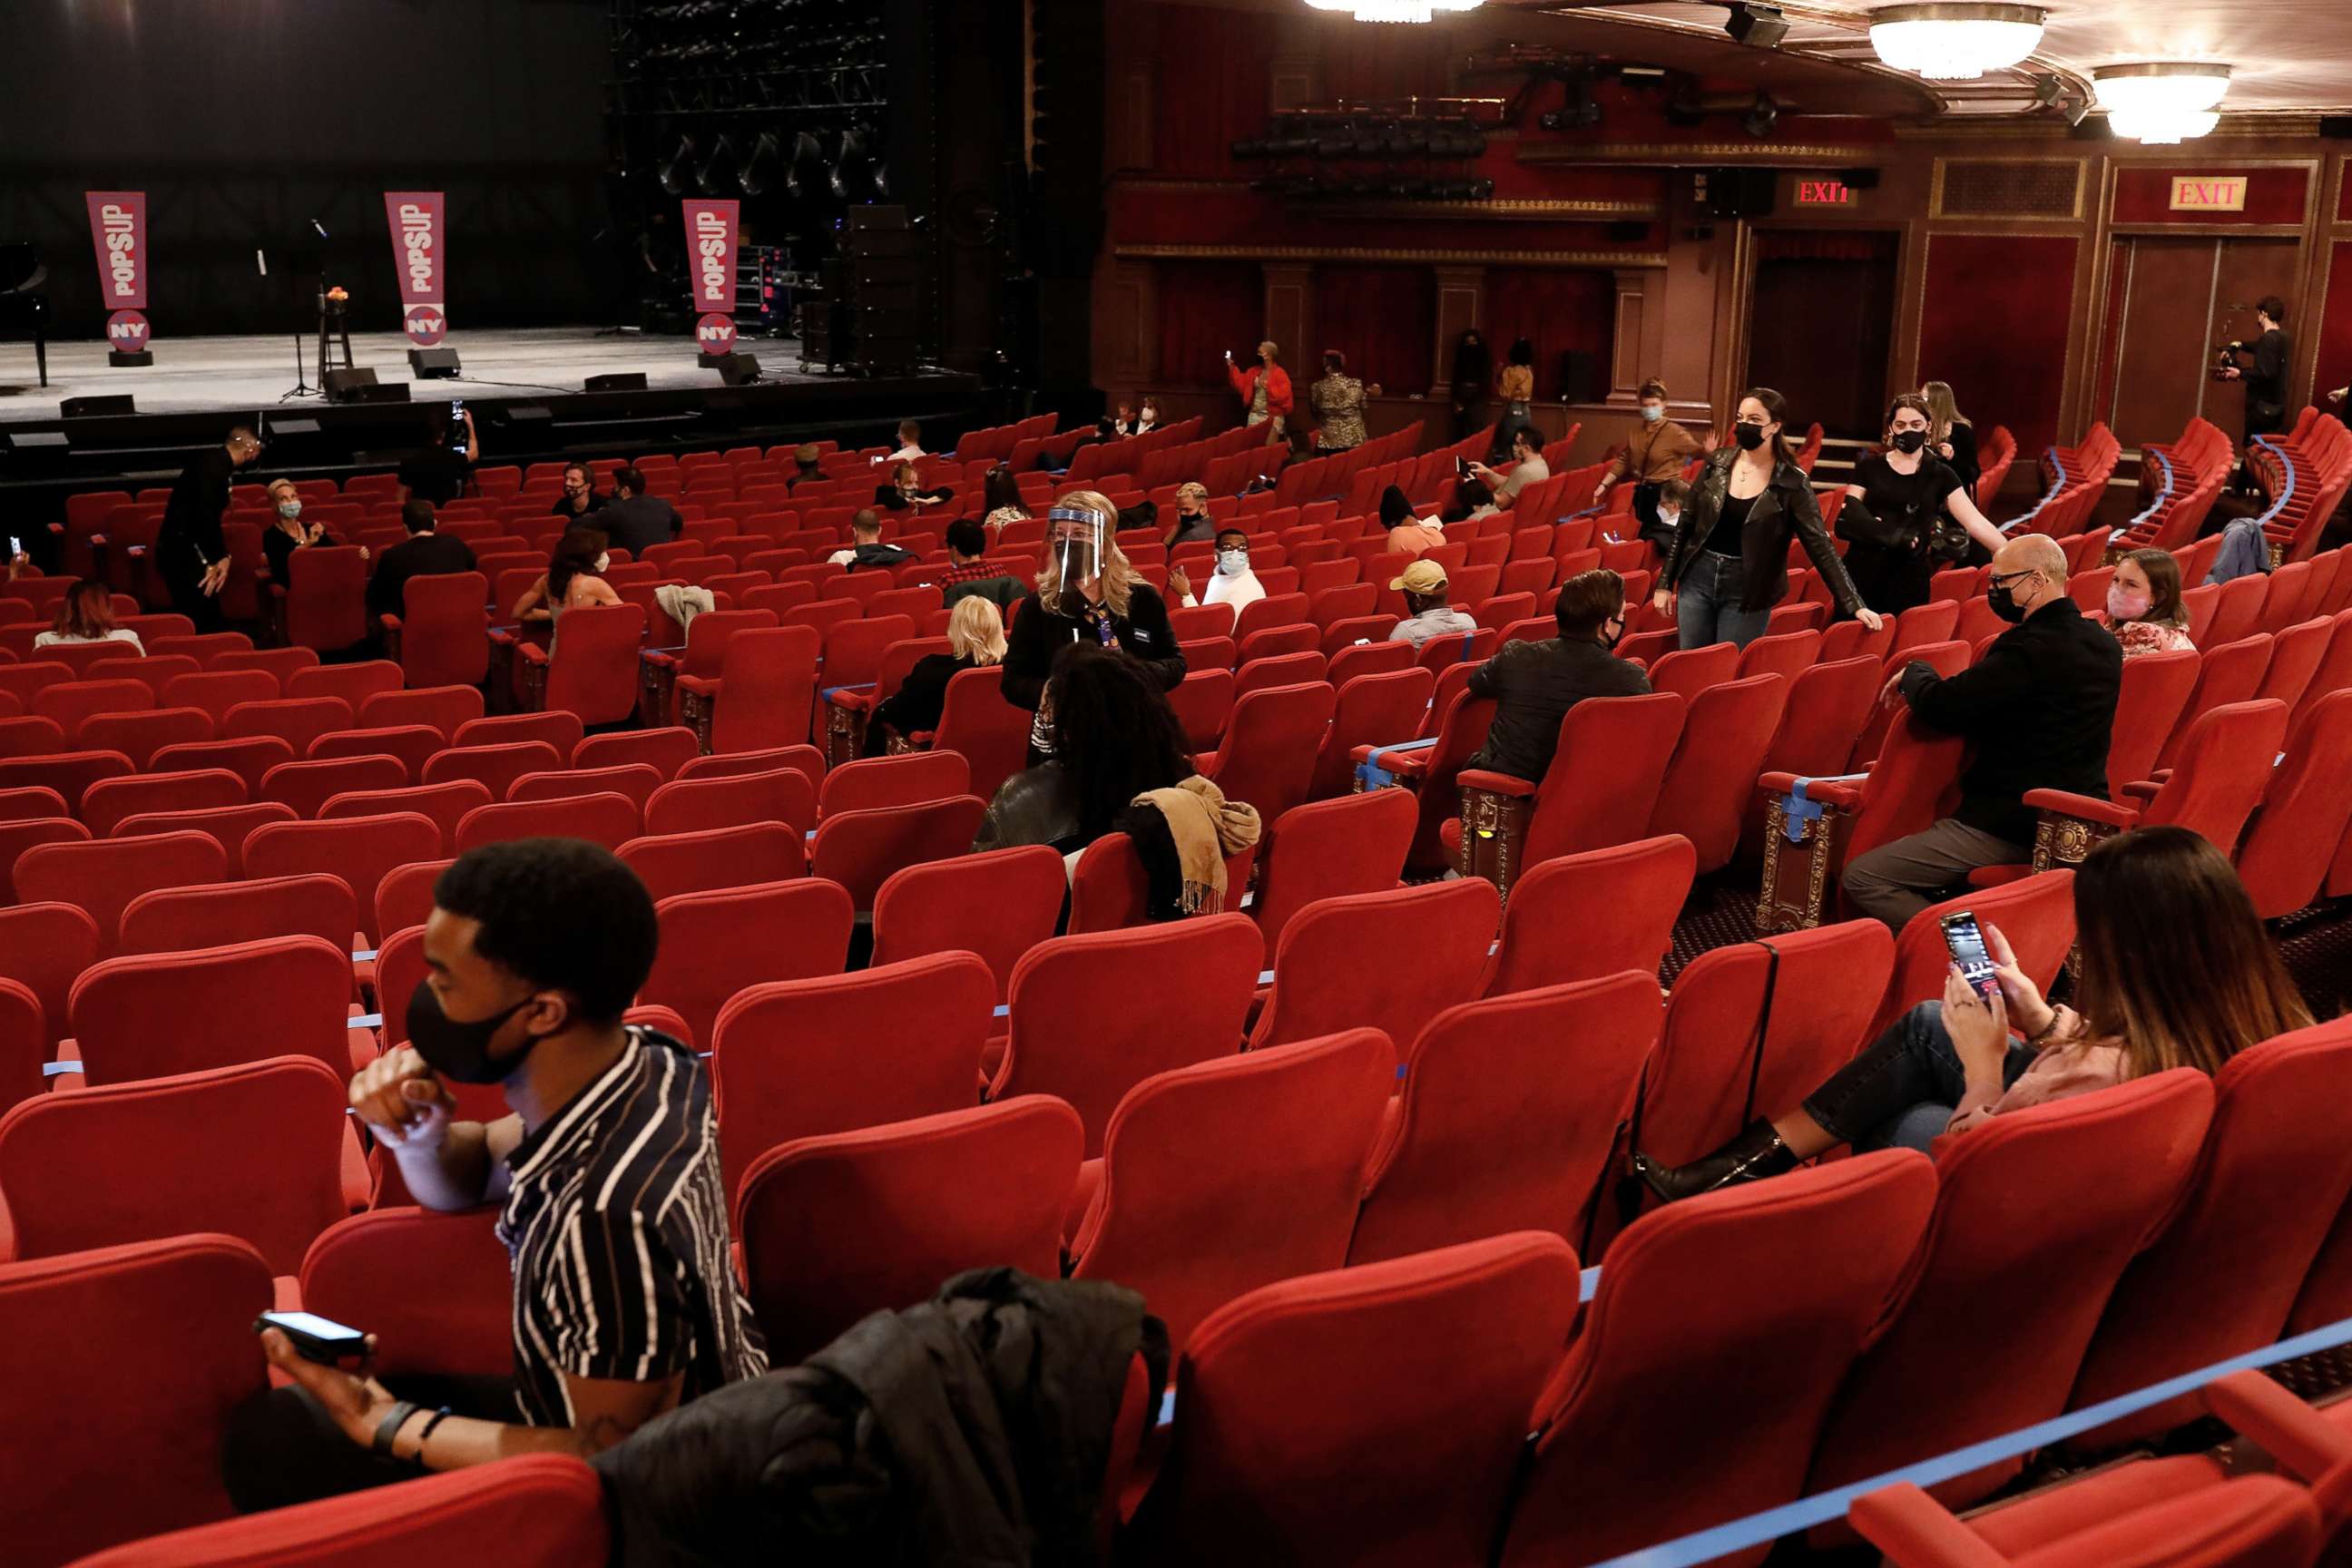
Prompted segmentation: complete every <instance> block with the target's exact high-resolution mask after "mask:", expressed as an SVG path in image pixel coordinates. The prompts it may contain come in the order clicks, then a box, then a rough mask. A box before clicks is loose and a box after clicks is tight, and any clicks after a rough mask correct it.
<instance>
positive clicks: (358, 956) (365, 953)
mask: <svg viewBox="0 0 2352 1568" xmlns="http://www.w3.org/2000/svg"><path fill="white" fill-rule="evenodd" d="M374 959H375V949H373V948H372V947H362V948H361V949H359V950H358V951H356V952H353V953H352V963H373V962H374Z"/></svg>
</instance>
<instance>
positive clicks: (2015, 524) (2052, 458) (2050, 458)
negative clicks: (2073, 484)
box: [2000, 447, 2066, 533]
mask: <svg viewBox="0 0 2352 1568" xmlns="http://www.w3.org/2000/svg"><path fill="white" fill-rule="evenodd" d="M2042 461H2044V462H2046V463H2048V464H2049V465H2050V466H2051V468H2053V469H2054V470H2056V472H2057V475H2058V477H2057V479H2054V480H2053V481H2052V482H2051V485H2050V488H2049V489H2046V490H2043V491H2042V499H2041V500H2038V501H2035V502H2034V503H2033V504H2032V506H2031V507H2029V508H2028V509H2026V510H2025V512H2024V513H2023V515H2021V516H2019V517H2013V518H2011V519H2010V520H2009V521H2007V522H2004V523H2002V524H2001V525H2000V531H2001V532H2003V533H2014V532H2016V531H2018V530H2019V529H2021V528H2023V527H2024V526H2025V525H2026V524H2027V523H2029V522H2032V521H2033V520H2034V519H2035V518H2037V517H2040V516H2041V515H2042V508H2043V507H2046V506H2048V505H2049V504H2050V503H2051V502H2052V501H2053V500H2057V499H2058V496H2059V493H2060V492H2061V491H2063V489H2065V488H2066V465H2065V464H2064V463H2063V461H2061V460H2060V458H2059V457H2058V448H2057V447H2051V448H2050V449H2049V450H2048V451H2046V452H2044V453H2042Z"/></svg>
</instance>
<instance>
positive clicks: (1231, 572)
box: [1217, 550, 1249, 577]
mask: <svg viewBox="0 0 2352 1568" xmlns="http://www.w3.org/2000/svg"><path fill="white" fill-rule="evenodd" d="M1248 570H1249V552H1248V551H1246V550H1220V551H1218V552H1217V574H1218V575H1219V576H1222V577H1238V576H1240V575H1241V574H1243V573H1244V572H1246V571H1248Z"/></svg>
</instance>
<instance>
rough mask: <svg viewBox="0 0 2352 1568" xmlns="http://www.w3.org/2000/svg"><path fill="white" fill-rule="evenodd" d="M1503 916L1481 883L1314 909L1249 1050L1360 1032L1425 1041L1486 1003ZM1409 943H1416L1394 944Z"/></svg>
mask: <svg viewBox="0 0 2352 1568" xmlns="http://www.w3.org/2000/svg"><path fill="white" fill-rule="evenodd" d="M1501 912H1502V911H1501V910H1500V908H1499V907H1498V903H1497V900H1496V896H1495V888H1494V884H1493V883H1491V882H1486V881H1482V880H1480V879H1476V878H1465V879H1460V880H1456V881H1452V882H1430V883H1424V884H1423V885H1422V886H1419V887H1412V888H1397V889H1391V890H1390V891H1388V892H1382V893H1353V894H1349V896H1347V897H1345V898H1338V899H1323V900H1318V901H1317V902H1315V903H1313V904H1309V905H1308V906H1307V908H1306V909H1304V910H1300V911H1299V912H1298V915H1297V918H1296V919H1294V920H1293V921H1291V922H1290V923H1289V925H1288V926H1287V927H1286V928H1285V929H1284V931H1283V933H1282V940H1281V941H1280V942H1279V943H1277V944H1276V949H1275V959H1274V993H1273V994H1272V995H1271V996H1269V997H1268V998H1267V999H1266V1003H1265V1008H1264V1010H1263V1011H1261V1012H1260V1013H1259V1014H1258V1016H1257V1023H1256V1025H1255V1026H1254V1027H1253V1028H1252V1029H1251V1030H1250V1037H1249V1048H1250V1049H1252V1050H1258V1049H1262V1048H1263V1047H1267V1046H1278V1045H1285V1044H1287V1043H1288V1042H1290V1041H1292V1040H1303V1039H1311V1038H1313V1037H1316V1036H1318V1035H1328V1034H1336V1033H1338V1032H1339V1031H1340V1030H1342V1029H1350V1028H1356V1027H1359V1026H1367V1027H1370V1028H1375V1029H1379V1030H1381V1031H1382V1032H1383V1033H1385V1034H1387V1035H1388V1037H1389V1038H1390V1039H1391V1040H1400V1039H1402V1040H1412V1039H1418V1038H1419V1037H1420V1036H1421V1030H1422V1026H1423V1025H1425V1024H1427V1023H1428V1022H1429V1020H1430V1019H1432V1018H1433V1017H1435V1016H1437V1015H1438V1014H1439V1013H1441V1012H1443V1011H1444V1009H1446V1008H1448V1007H1450V1006H1452V1005H1454V1004H1455V1003H1456V1002H1467V1001H1468V1000H1470V999H1471V998H1472V997H1473V996H1475V995H1476V994H1478V987H1479V984H1480V982H1481V980H1482V979H1483V978H1484V977H1485V974H1486V954H1487V952H1488V950H1489V948H1490V947H1491V946H1492V945H1493V942H1494V940H1495V927H1496V921H1497V920H1498V918H1499V917H1500V915H1501ZM1399 933H1410V935H1409V939H1408V940H1405V941H1402V942H1399V941H1394V940H1391V939H1392V938H1394V937H1395V936H1397V935H1398V934H1399ZM1375 954H1377V955H1378V962H1377V963H1368V962H1367V959H1368V958H1370V956H1372V955H1375Z"/></svg>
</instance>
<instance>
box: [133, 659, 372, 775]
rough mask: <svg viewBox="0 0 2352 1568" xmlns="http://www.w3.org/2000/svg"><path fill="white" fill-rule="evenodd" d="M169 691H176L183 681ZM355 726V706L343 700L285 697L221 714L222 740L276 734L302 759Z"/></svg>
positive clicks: (175, 684)
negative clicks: (317, 743) (332, 736)
mask: <svg viewBox="0 0 2352 1568" xmlns="http://www.w3.org/2000/svg"><path fill="white" fill-rule="evenodd" d="M181 679H192V678H190V677H185V676H184V677H182V678H181ZM166 689H167V690H170V691H173V692H176V691H177V690H178V689H179V681H173V683H172V685H171V686H170V687H167V688H166ZM351 727H352V705H351V704H350V703H348V702H346V701H344V700H342V699H341V698H340V697H306V698H281V699H279V700H277V701H274V702H240V703H238V704H237V705H236V707H234V708H232V709H230V710H228V711H227V712H226V713H224V714H222V715H221V721H220V738H221V739H222V740H224V741H235V740H239V739H241V738H243V737H245V736H247V735H275V736H277V737H278V739H279V740H281V741H283V742H286V743H287V744H288V745H289V746H291V747H293V748H294V754H295V755H296V756H301V755H304V754H305V753H307V752H309V751H310V742H313V741H315V740H317V739H318V738H319V737H320V736H321V735H327V734H332V733H333V732H334V731H337V730H348V729H350V728H351Z"/></svg>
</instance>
